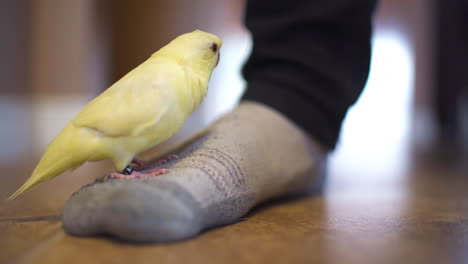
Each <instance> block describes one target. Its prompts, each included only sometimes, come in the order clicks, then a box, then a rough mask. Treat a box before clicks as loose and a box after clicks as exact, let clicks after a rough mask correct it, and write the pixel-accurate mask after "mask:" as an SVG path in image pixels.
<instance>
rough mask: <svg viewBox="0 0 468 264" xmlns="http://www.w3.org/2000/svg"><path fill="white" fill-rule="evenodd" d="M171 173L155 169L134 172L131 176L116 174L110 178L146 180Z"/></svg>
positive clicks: (112, 174)
mask: <svg viewBox="0 0 468 264" xmlns="http://www.w3.org/2000/svg"><path fill="white" fill-rule="evenodd" d="M166 173H169V170H168V169H155V170H150V171H147V172H139V171H133V172H132V173H130V174H122V173H118V172H114V173H111V174H109V178H111V179H128V180H130V179H145V178H150V177H154V176H158V175H163V174H166Z"/></svg>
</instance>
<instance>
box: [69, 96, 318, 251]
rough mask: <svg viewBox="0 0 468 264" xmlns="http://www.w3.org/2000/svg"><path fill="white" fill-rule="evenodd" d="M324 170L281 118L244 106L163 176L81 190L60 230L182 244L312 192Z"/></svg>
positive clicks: (308, 143)
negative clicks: (267, 205) (258, 208)
mask: <svg viewBox="0 0 468 264" xmlns="http://www.w3.org/2000/svg"><path fill="white" fill-rule="evenodd" d="M324 163H325V154H324V153H323V152H321V151H320V150H319V148H318V146H317V145H316V144H315V143H314V142H312V141H311V140H310V139H309V138H308V137H307V136H306V135H305V134H304V133H303V132H302V131H301V130H300V129H298V128H297V127H296V126H295V125H293V124H292V123H290V122H289V121H288V120H286V119H285V118H284V117H283V116H282V115H280V114H279V113H277V112H275V111H273V110H271V109H269V108H268V107H266V106H264V105H260V104H257V103H242V104H240V105H239V106H238V107H237V108H236V109H235V110H234V111H232V112H231V113H229V114H228V115H226V116H225V117H224V118H222V119H221V120H219V121H218V122H216V123H215V124H213V125H212V126H211V127H209V128H208V129H207V130H206V132H205V133H204V134H202V135H201V136H200V137H199V138H197V139H196V140H195V141H193V142H192V143H191V144H189V145H188V146H186V147H185V148H184V149H182V151H181V152H180V153H178V159H177V160H176V161H175V162H173V163H172V162H171V163H170V164H168V168H169V170H170V171H169V173H167V174H164V175H158V176H157V177H150V178H143V179H132V180H125V179H109V180H106V181H104V182H97V183H95V184H92V185H88V186H85V187H83V188H82V189H81V190H80V191H79V192H77V193H75V194H74V195H73V196H72V197H71V198H70V200H69V201H68V202H67V204H66V205H65V208H64V211H63V223H64V229H65V231H66V232H68V233H70V234H73V235H82V236H83V235H84V236H86V235H95V234H110V235H112V236H116V237H118V238H120V239H124V240H129V241H137V242H168V241H174V240H181V239H186V238H189V237H192V236H195V235H197V234H198V233H200V232H201V231H202V230H204V229H206V228H208V227H213V226H217V225H222V224H226V223H231V222H234V221H236V220H237V219H239V218H240V217H241V216H243V215H244V214H246V213H247V212H248V211H249V210H250V209H252V207H254V206H255V205H257V204H259V203H261V202H263V201H265V200H268V199H271V198H274V197H278V196H281V195H285V194H292V193H294V192H299V191H304V190H305V189H307V188H309V187H310V186H311V185H314V184H318V183H319V181H320V178H321V177H322V175H321V172H322V169H323V166H324Z"/></svg>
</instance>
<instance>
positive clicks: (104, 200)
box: [63, 180, 202, 242]
mask: <svg viewBox="0 0 468 264" xmlns="http://www.w3.org/2000/svg"><path fill="white" fill-rule="evenodd" d="M114 182H115V183H113V184H111V185H109V184H95V185H92V186H88V187H86V188H84V189H83V190H81V191H80V192H78V193H77V194H75V195H74V196H72V198H71V199H70V200H69V201H68V202H67V204H66V206H65V208H64V211H63V222H64V229H65V231H66V232H68V233H70V234H74V235H95V234H110V235H112V236H115V237H118V238H121V239H124V240H127V241H133V242H169V241H176V240H181V239H186V238H189V237H192V236H194V235H196V234H198V233H199V232H200V231H201V229H202V224H201V216H202V212H201V210H202V209H201V207H200V206H199V204H198V203H197V202H196V201H195V199H193V197H192V196H191V194H189V193H188V192H187V191H185V190H184V189H183V188H182V187H180V186H179V185H177V184H174V183H171V182H165V181H152V182H151V184H147V183H145V182H144V181H131V182H129V181H126V180H114Z"/></svg>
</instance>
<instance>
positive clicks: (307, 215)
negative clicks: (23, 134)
mask: <svg viewBox="0 0 468 264" xmlns="http://www.w3.org/2000/svg"><path fill="white" fill-rule="evenodd" d="M408 159H409V160H408V162H409V165H408V166H407V169H406V170H405V171H403V172H400V174H399V175H390V176H389V177H380V176H382V175H383V174H382V175H367V176H368V177H367V176H366V177H363V175H352V174H351V175H349V174H347V173H345V171H346V170H342V173H336V170H331V171H332V173H331V174H330V175H329V179H328V183H327V187H326V188H325V189H324V191H323V193H322V194H315V195H309V196H306V197H301V198H297V199H293V200H283V201H278V202H275V203H271V204H269V205H264V206H262V207H260V208H258V209H256V210H255V211H254V212H252V213H251V214H250V215H248V216H247V217H246V218H245V219H243V221H240V222H238V223H235V224H232V225H229V226H224V227H220V228H216V229H213V230H209V231H206V232H204V233H202V234H201V235H200V236H198V237H195V238H193V239H191V240H188V241H184V242H178V243H172V244H159V245H158V244H156V245H155V244H153V245H151V244H149V245H148V244H145V245H135V244H126V243H123V242H119V241H116V240H113V239H110V238H106V237H90V238H80V237H72V236H69V235H67V234H65V233H64V232H63V230H62V223H61V221H60V218H59V215H60V211H61V208H62V206H63V204H64V202H65V201H66V199H67V198H68V197H69V195H70V194H71V193H72V192H73V191H74V190H76V189H78V188H79V186H81V185H82V184H85V183H87V182H90V181H91V180H92V179H91V178H83V177H72V175H71V174H68V175H64V176H62V177H59V178H57V180H54V181H52V182H50V183H47V184H44V185H43V186H41V187H40V188H36V189H35V190H33V191H31V192H30V193H27V194H26V195H24V196H23V197H22V198H21V199H18V200H15V201H12V202H7V201H5V199H6V197H7V195H8V194H9V193H11V192H12V191H13V190H14V189H15V188H16V187H17V186H18V185H19V184H20V183H21V181H22V180H24V178H25V177H26V176H27V173H28V170H30V169H31V168H32V165H30V166H29V165H27V166H26V165H21V166H20V164H16V165H15V164H12V165H11V167H9V168H3V169H2V174H3V178H2V184H1V185H0V199H1V201H0V263H47V264H50V263H67V264H71V263H204V264H207V263H236V264H238V263H468V192H467V190H468V173H466V171H467V170H466V167H465V169H461V170H459V171H457V170H455V169H453V168H454V167H450V166H449V167H448V168H445V169H444V168H443V167H440V166H436V165H435V163H433V162H428V161H427V160H423V161H416V160H414V159H413V158H408ZM421 164H422V165H421ZM93 166H94V167H93ZM106 169H107V168H106V165H104V166H99V167H98V166H95V165H88V166H85V168H82V169H79V170H78V171H77V172H75V174H88V172H93V173H90V174H91V175H92V174H95V175H96V174H100V173H101V172H104V171H105V170H106ZM333 171H335V172H333ZM350 171H352V170H350Z"/></svg>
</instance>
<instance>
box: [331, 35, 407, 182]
mask: <svg viewBox="0 0 468 264" xmlns="http://www.w3.org/2000/svg"><path fill="white" fill-rule="evenodd" d="M413 72H414V61H413V57H412V54H411V52H410V49H409V47H408V44H407V43H406V42H405V39H404V38H403V37H402V36H401V35H399V33H398V32H392V31H379V32H377V33H376V34H375V36H374V39H373V55H372V59H371V70H370V75H369V79H368V82H367V85H366V87H365V90H364V92H363V94H362V95H361V97H360V99H359V100H358V102H357V103H356V104H355V106H354V107H352V108H351V109H350V111H349V113H348V115H347V118H346V119H345V122H344V124H343V129H342V134H341V139H340V142H339V146H338V148H337V150H336V152H335V153H334V154H333V155H332V158H331V164H330V170H331V171H330V172H331V175H346V174H349V175H353V178H352V179H349V183H350V184H352V183H353V182H354V183H356V182H359V181H363V180H365V181H371V182H374V181H379V182H382V181H386V180H390V181H392V182H393V181H394V180H395V177H401V176H402V175H403V174H404V171H405V167H406V164H405V162H406V161H407V160H408V159H407V156H406V154H407V153H406V147H407V145H408V144H407V143H408V137H409V134H410V131H409V129H410V113H411V102H412V85H413ZM356 177H357V178H356ZM331 180H332V181H333V177H332V178H331ZM342 180H343V179H340V182H341V181H342Z"/></svg>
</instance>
